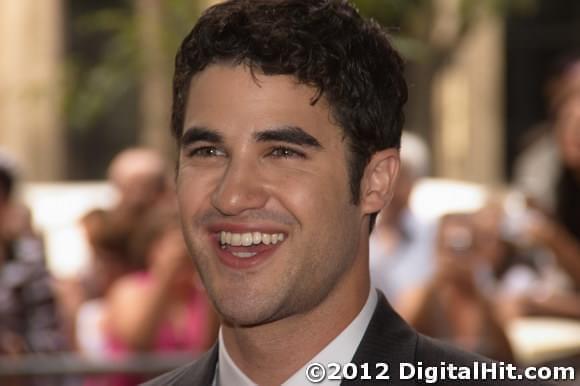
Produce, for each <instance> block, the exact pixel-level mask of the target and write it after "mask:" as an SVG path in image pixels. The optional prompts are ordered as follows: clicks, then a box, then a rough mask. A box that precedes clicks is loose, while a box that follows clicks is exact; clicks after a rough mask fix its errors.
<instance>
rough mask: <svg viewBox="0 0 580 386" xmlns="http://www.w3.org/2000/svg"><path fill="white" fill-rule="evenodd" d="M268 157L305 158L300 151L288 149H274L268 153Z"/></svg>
mask: <svg viewBox="0 0 580 386" xmlns="http://www.w3.org/2000/svg"><path fill="white" fill-rule="evenodd" d="M270 156H272V157H276V158H295V157H298V158H306V155H305V154H304V153H302V152H300V151H297V150H294V149H290V148H288V147H276V148H274V149H272V151H271V152H270Z"/></svg>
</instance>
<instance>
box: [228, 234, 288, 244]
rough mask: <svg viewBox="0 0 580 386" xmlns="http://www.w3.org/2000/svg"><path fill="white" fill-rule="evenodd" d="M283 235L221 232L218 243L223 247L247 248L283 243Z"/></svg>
mask: <svg viewBox="0 0 580 386" xmlns="http://www.w3.org/2000/svg"><path fill="white" fill-rule="evenodd" d="M284 238H285V236H284V234H283V233H261V232H247V233H232V232H226V231H222V232H220V236H219V241H220V244H221V245H222V246H223V247H225V246H226V245H231V246H235V247H238V246H244V247H249V246H251V245H258V244H260V243H263V244H265V245H270V244H277V243H280V242H282V241H284Z"/></svg>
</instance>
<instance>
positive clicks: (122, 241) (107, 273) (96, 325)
mask: <svg viewBox="0 0 580 386" xmlns="http://www.w3.org/2000/svg"><path fill="white" fill-rule="evenodd" d="M81 222H82V223H83V226H84V228H85V230H86V234H87V239H88V241H89V245H90V247H91V270H90V272H91V275H90V276H89V277H86V278H84V280H83V290H84V292H83V294H82V297H83V299H84V302H83V303H82V305H81V306H80V308H79V310H78V312H77V315H76V326H75V337H76V342H77V347H78V349H79V351H80V352H81V353H82V354H84V355H86V356H88V357H96V358H102V357H106V356H107V352H106V341H105V333H104V326H103V316H104V303H105V302H104V298H105V297H106V296H107V294H108V292H109V290H110V288H111V287H112V285H113V283H115V281H116V280H117V279H119V278H120V277H122V276H123V275H126V274H128V273H130V272H132V271H136V270H138V269H139V268H142V267H143V264H142V263H141V262H139V261H136V260H135V259H132V256H131V253H130V251H129V243H130V238H131V234H132V231H133V229H134V226H135V224H134V223H133V222H132V221H131V219H130V218H125V217H123V216H122V214H121V213H118V212H113V211H107V210H103V209H95V210H92V211H90V212H89V213H87V214H86V215H85V216H84V217H83V218H82V220H81Z"/></svg>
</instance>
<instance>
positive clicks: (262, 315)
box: [216, 297, 283, 328]
mask: <svg viewBox="0 0 580 386" xmlns="http://www.w3.org/2000/svg"><path fill="white" fill-rule="evenodd" d="M268 300H272V299H271V298H270V299H268ZM216 303H217V304H216V308H217V311H218V314H219V315H220V318H221V319H222V323H223V324H225V325H227V326H229V327H244V328H251V327H256V326H261V325H264V324H268V323H272V322H274V321H276V320H279V319H281V318H282V317H283V316H282V313H281V312H280V310H279V307H276V306H275V304H273V303H268V304H264V303H257V302H256V301H255V299H240V298H239V297H237V298H236V299H232V298H230V299H228V300H227V301H222V302H220V301H218V302H216Z"/></svg>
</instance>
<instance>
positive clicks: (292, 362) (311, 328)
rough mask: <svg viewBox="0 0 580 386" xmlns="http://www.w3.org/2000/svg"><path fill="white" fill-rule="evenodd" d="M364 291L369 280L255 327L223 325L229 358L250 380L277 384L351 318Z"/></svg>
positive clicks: (342, 328) (352, 318) (337, 333)
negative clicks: (298, 311) (294, 312)
mask: <svg viewBox="0 0 580 386" xmlns="http://www.w3.org/2000/svg"><path fill="white" fill-rule="evenodd" d="M343 287H345V288H347V287H348V286H347V285H345V286H343ZM359 287H360V288H359ZM350 288H352V286H351V287H350ZM368 294H369V283H368V282H366V283H361V285H359V286H357V287H356V289H355V290H354V291H353V290H350V291H343V290H341V289H336V290H334V291H332V292H331V294H329V296H328V297H327V298H326V299H325V300H323V301H322V302H321V303H320V304H319V305H318V306H316V307H315V308H314V309H312V310H310V311H309V312H307V313H304V314H299V315H293V316H291V317H288V318H285V319H282V320H278V321H275V322H272V323H268V324H265V325H260V326H255V327H232V326H227V325H224V326H223V338H224V343H225V346H226V348H227V351H228V353H229V355H230V356H231V358H232V360H233V361H234V362H235V363H236V365H237V366H238V367H239V368H240V369H241V370H242V371H243V372H244V373H245V374H246V375H247V376H248V377H249V378H250V379H251V380H252V381H253V382H255V383H257V384H259V385H280V384H281V383H283V382H284V381H285V380H287V379H288V378H289V377H290V376H291V375H292V374H294V373H295V372H296V371H297V370H298V369H300V368H301V367H302V366H303V365H304V364H306V363H307V362H308V361H309V360H310V359H312V358H313V357H314V356H315V355H316V354H317V353H318V352H320V351H321V350H322V349H323V348H324V347H326V346H327V345H328V344H329V343H330V342H331V341H332V340H333V339H334V338H336V337H337V336H338V335H339V334H340V333H341V332H342V331H343V330H344V329H345V328H346V327H347V326H348V325H349V324H350V323H351V322H352V321H353V320H354V318H355V317H356V316H357V315H358V313H359V312H360V311H361V309H362V307H363V305H364V304H365V302H366V300H367V297H368Z"/></svg>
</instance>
